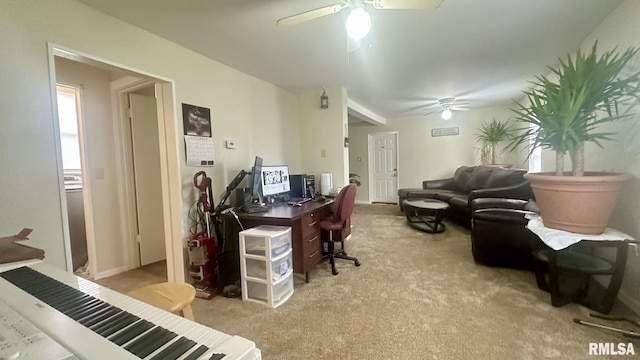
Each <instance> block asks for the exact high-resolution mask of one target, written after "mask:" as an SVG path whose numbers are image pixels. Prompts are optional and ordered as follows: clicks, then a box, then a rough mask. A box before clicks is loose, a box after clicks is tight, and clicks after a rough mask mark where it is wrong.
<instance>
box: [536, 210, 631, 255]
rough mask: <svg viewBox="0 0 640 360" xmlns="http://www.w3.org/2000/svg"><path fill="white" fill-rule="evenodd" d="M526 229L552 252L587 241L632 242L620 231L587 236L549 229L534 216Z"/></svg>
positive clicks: (610, 229) (629, 237) (611, 230)
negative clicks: (552, 250)
mask: <svg viewBox="0 0 640 360" xmlns="http://www.w3.org/2000/svg"><path fill="white" fill-rule="evenodd" d="M527 229H529V230H531V231H532V232H533V233H534V234H536V235H538V237H539V238H540V239H541V240H542V242H544V243H545V244H547V246H549V247H550V248H552V249H554V250H562V249H564V248H567V247H569V246H571V245H573V244H575V243H577V242H580V241H581V240H589V241H624V240H633V238H632V237H631V236H629V235H627V234H625V233H623V232H621V231H618V230H616V229H612V228H606V229H605V231H604V232H603V233H602V234H600V235H589V234H576V233H572V232H568V231H562V230H556V229H550V228H548V227H545V226H544V225H543V224H542V219H541V218H540V217H539V216H534V217H531V218H530V219H529V223H528V224H527Z"/></svg>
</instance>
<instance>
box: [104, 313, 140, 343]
mask: <svg viewBox="0 0 640 360" xmlns="http://www.w3.org/2000/svg"><path fill="white" fill-rule="evenodd" d="M139 319H140V318H139V317H137V316H133V315H131V314H129V313H127V312H124V311H123V312H122V313H120V314H118V315H117V317H116V318H115V319H113V320H112V321H108V322H106V323H105V324H104V325H102V326H100V327H99V328H97V329H95V330H94V331H95V332H96V333H98V334H100V335H101V336H103V337H105V338H106V337H109V336H111V335H113V334H115V333H117V332H118V331H120V330H122V329H124V328H125V327H127V326H129V325H131V324H133V323H134V322H136V321H138V320H139Z"/></svg>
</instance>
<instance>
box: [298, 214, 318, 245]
mask: <svg viewBox="0 0 640 360" xmlns="http://www.w3.org/2000/svg"><path fill="white" fill-rule="evenodd" d="M320 215H321V214H320V212H318V211H314V212H311V213H309V214H307V215H305V216H303V217H302V218H301V219H300V221H301V223H302V238H303V239H304V238H307V237H308V236H310V235H311V234H314V233H318V234H319V233H320V220H321V219H320V218H321V216H320Z"/></svg>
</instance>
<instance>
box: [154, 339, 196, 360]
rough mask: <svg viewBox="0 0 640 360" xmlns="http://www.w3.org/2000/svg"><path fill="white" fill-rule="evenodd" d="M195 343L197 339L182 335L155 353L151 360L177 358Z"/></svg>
mask: <svg viewBox="0 0 640 360" xmlns="http://www.w3.org/2000/svg"><path fill="white" fill-rule="evenodd" d="M195 345H196V342H195V341H193V340H189V339H187V338H185V337H180V338H179V339H178V340H176V341H174V342H173V343H172V344H171V345H169V346H168V347H166V348H164V349H163V350H162V351H160V352H159V353H157V354H155V355H154V356H153V357H152V358H151V359H150V360H176V359H177V358H179V357H180V356H182V355H183V354H184V353H185V352H186V351H187V350H189V349H191V348H192V347H194V346H195Z"/></svg>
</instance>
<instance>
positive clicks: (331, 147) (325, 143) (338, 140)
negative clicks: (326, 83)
mask: <svg viewBox="0 0 640 360" xmlns="http://www.w3.org/2000/svg"><path fill="white" fill-rule="evenodd" d="M321 93H322V92H321V89H318V92H310V93H307V94H304V95H301V96H300V124H301V135H300V140H301V151H300V153H301V154H302V158H303V164H302V167H301V169H302V172H303V173H306V174H313V175H315V177H316V190H320V174H321V173H323V172H329V173H332V174H333V185H334V187H336V188H339V187H342V186H344V185H346V184H347V183H348V182H349V179H348V177H349V174H348V166H349V161H348V157H347V154H348V152H347V150H348V149H347V148H345V147H344V136H346V132H347V129H346V127H345V124H346V123H347V93H346V90H345V89H344V88H341V87H336V88H327V89H326V93H327V96H328V97H329V108H328V109H320V95H321ZM323 151H324V154H325V155H324V156H323Z"/></svg>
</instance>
